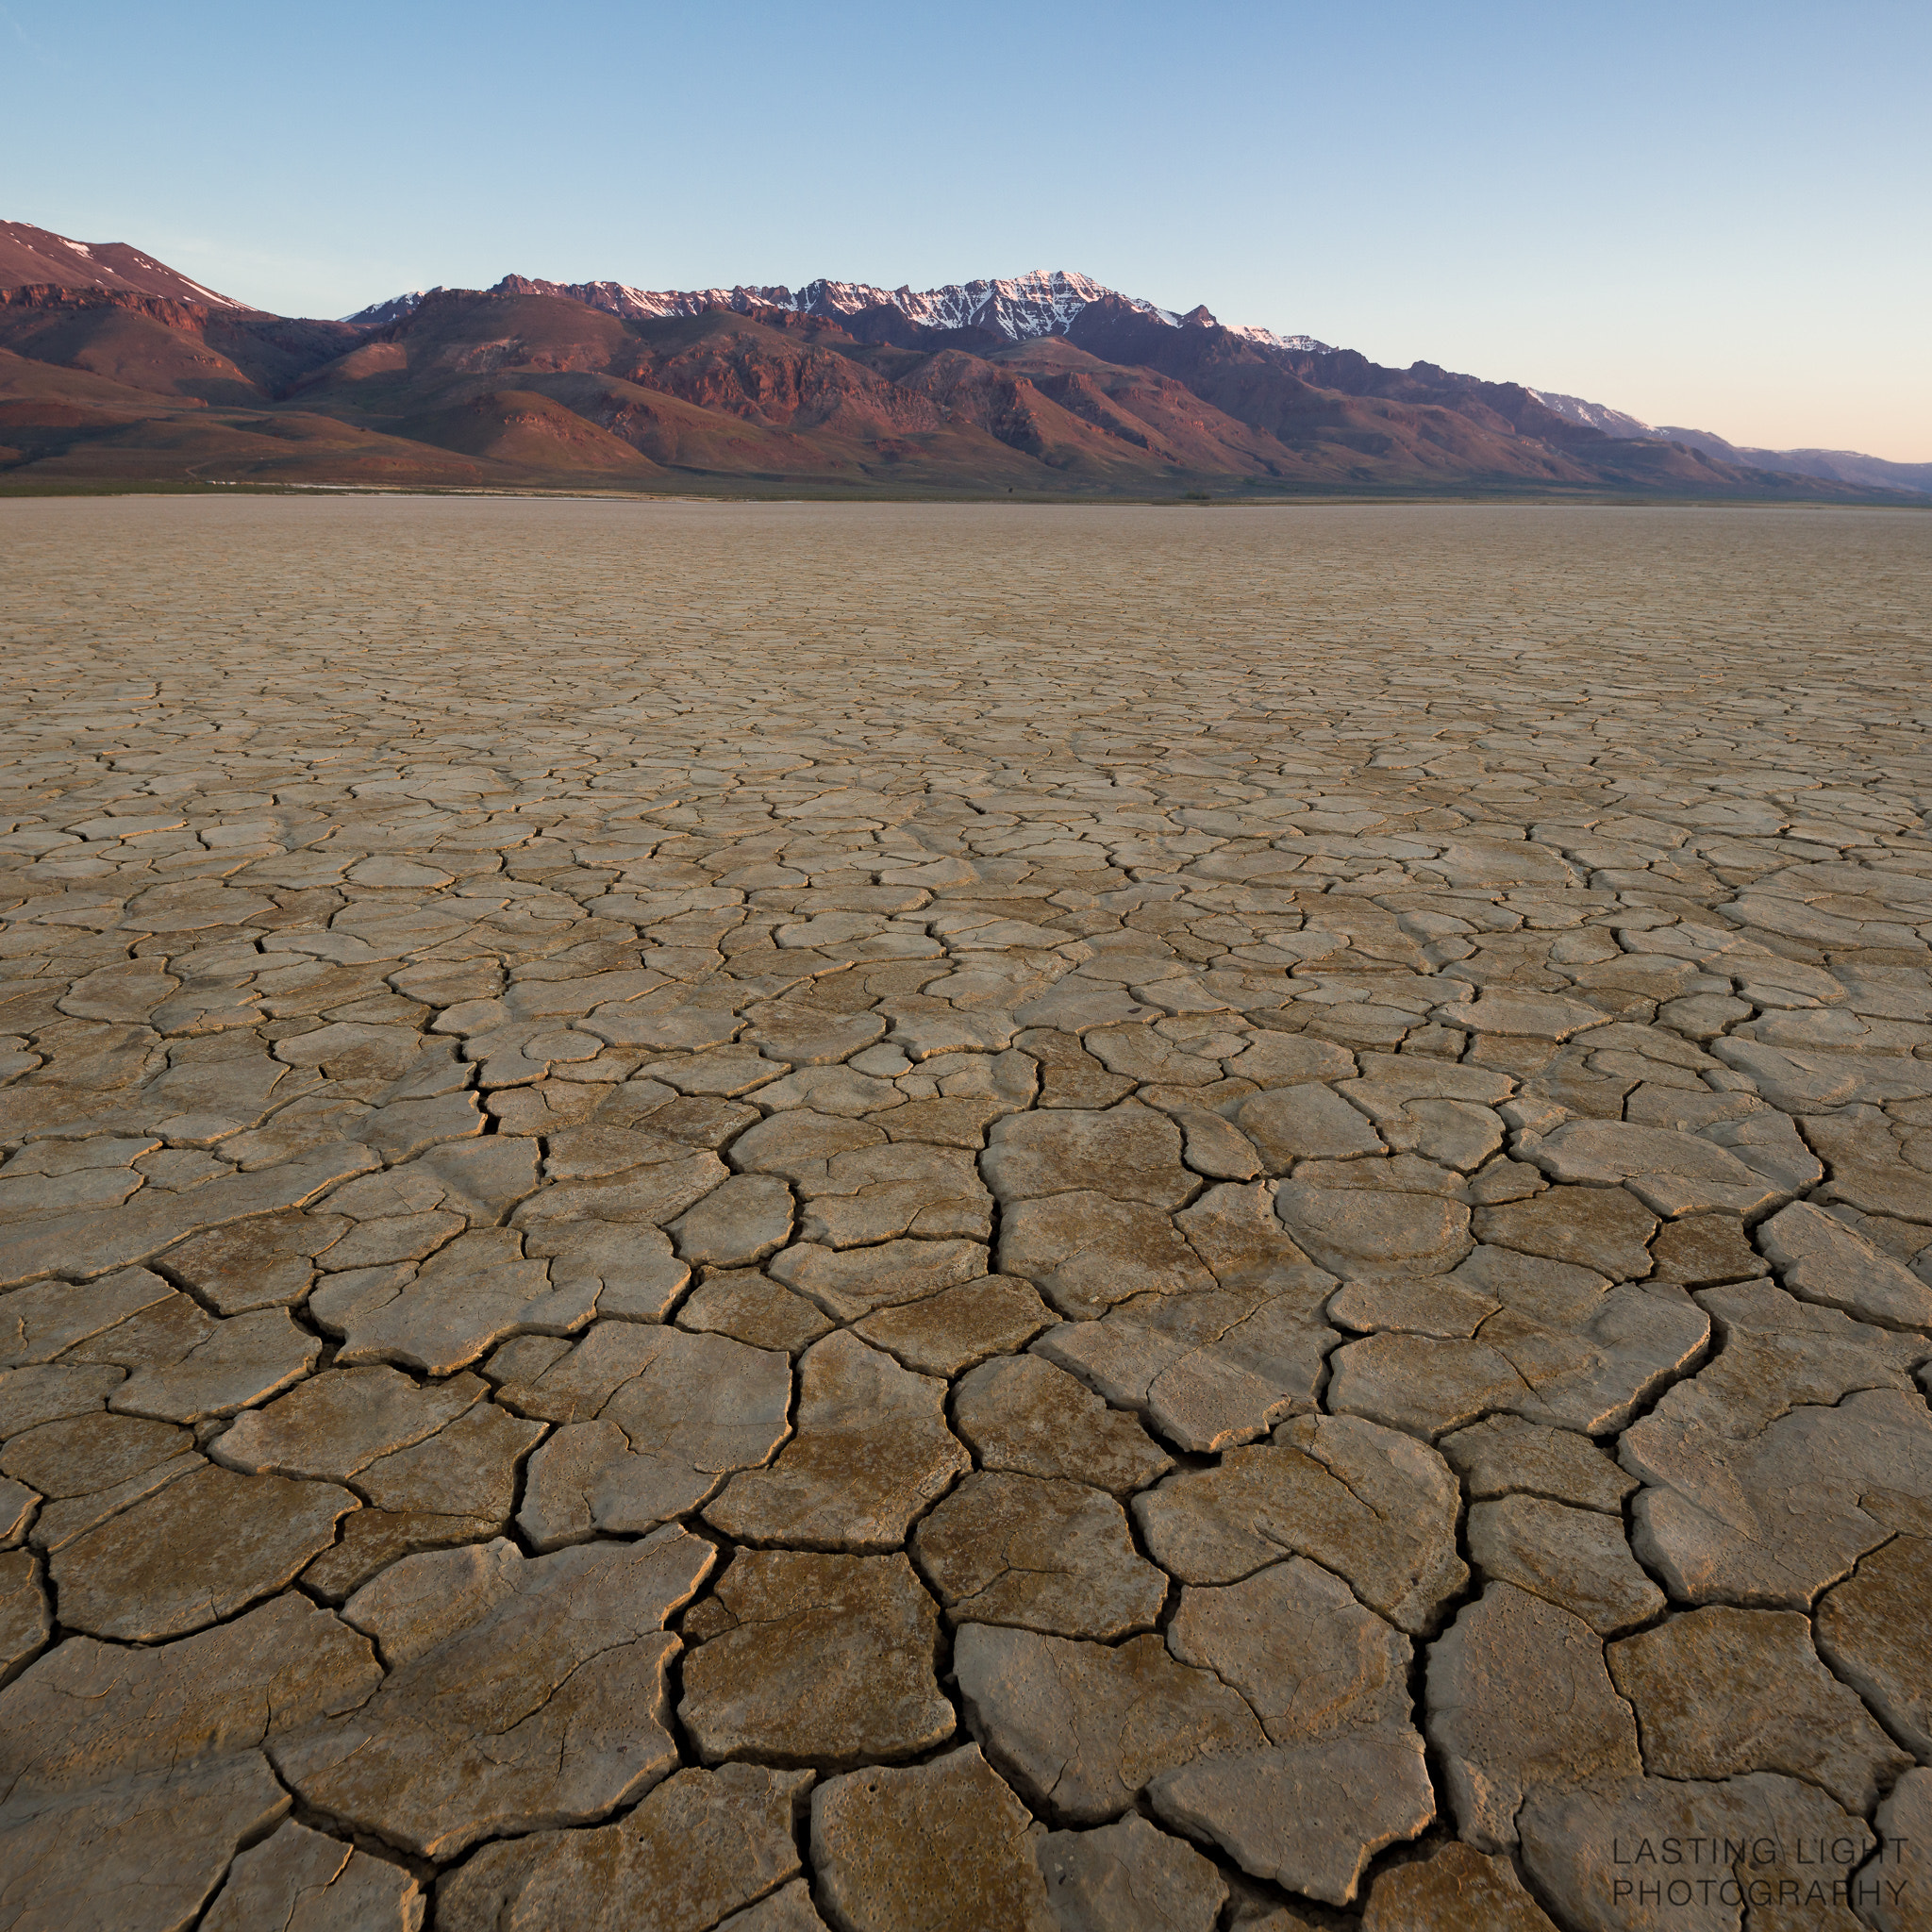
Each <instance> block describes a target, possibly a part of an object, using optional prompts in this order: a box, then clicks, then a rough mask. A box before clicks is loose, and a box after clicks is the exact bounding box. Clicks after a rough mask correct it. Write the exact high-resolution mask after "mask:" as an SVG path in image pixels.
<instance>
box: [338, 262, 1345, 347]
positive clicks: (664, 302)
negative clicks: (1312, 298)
mask: <svg viewBox="0 0 1932 1932" xmlns="http://www.w3.org/2000/svg"><path fill="white" fill-rule="evenodd" d="M497 287H498V288H499V289H501V290H505V291H509V290H513V289H522V290H524V291H526V292H527V291H537V292H540V293H543V294H555V295H563V296H567V297H569V298H570V299H571V300H573V301H576V302H582V303H584V304H586V305H587V306H588V307H590V308H602V309H606V310H608V312H609V313H610V314H612V315H621V316H626V317H631V318H634V319H636V320H639V321H649V320H656V319H658V318H662V317H665V316H673V315H702V314H703V313H704V312H705V310H706V309H708V308H731V309H735V310H737V311H738V312H739V313H741V314H743V313H745V312H747V311H749V310H751V309H754V308H786V309H790V310H791V311H792V312H793V313H794V314H799V315H824V316H841V315H856V314H858V312H859V311H860V310H861V309H865V308H896V309H898V311H899V312H900V313H901V314H902V315H904V316H905V317H906V318H907V319H908V321H910V322H914V323H918V324H920V325H923V326H924V327H927V328H983V329H990V330H991V331H992V332H993V333H994V334H996V335H1002V336H1005V337H1006V338H1007V339H1008V341H1016V342H1018V341H1032V340H1033V339H1034V338H1036V337H1039V336H1057V335H1065V334H1066V332H1067V330H1068V329H1069V328H1070V327H1071V326H1072V325H1073V322H1074V317H1075V316H1077V315H1078V314H1079V313H1080V311H1081V310H1082V309H1083V308H1087V307H1088V305H1089V304H1090V303H1093V302H1100V301H1105V300H1108V299H1111V300H1113V301H1116V302H1119V303H1122V304H1124V306H1125V307H1126V308H1129V309H1132V310H1133V311H1135V312H1136V313H1137V314H1141V315H1144V316H1146V317H1147V318H1148V320H1149V321H1152V322H1160V323H1165V324H1166V325H1168V326H1170V327H1173V328H1178V327H1180V326H1181V325H1182V318H1181V316H1180V315H1179V314H1177V313H1176V312H1175V311H1174V309H1171V308H1159V307H1158V305H1156V304H1155V303H1152V302H1143V301H1141V300H1140V299H1139V298H1138V297H1136V296H1131V295H1123V294H1121V293H1120V292H1119V291H1117V290H1114V289H1109V288H1107V287H1106V286H1105V285H1104V284H1102V283H1100V282H1096V281H1095V280H1094V279H1093V278H1092V276H1091V275H1079V274H1077V273H1075V272H1074V271H1073V270H1071V269H1058V268H1057V269H1032V270H1029V271H1028V272H1027V273H1026V274H1025V275H1012V276H994V277H991V278H988V279H984V280H981V281H976V282H950V283H948V284H947V285H946V286H945V287H944V288H940V289H913V288H911V287H909V286H902V287H900V288H897V289H882V288H879V287H876V286H875V285H874V284H873V283H871V282H835V281H831V280H829V279H824V278H821V279H820V280H818V281H813V282H808V283H806V284H805V286H804V287H803V288H799V289H791V288H787V287H785V286H783V285H782V284H779V285H763V286H759V285H753V284H746V283H741V284H740V285H739V286H738V287H736V288H733V289H639V288H634V287H632V286H631V285H630V284H629V283H627V282H538V281H530V280H527V279H526V278H525V277H523V276H518V275H506V276H505V277H504V279H503V281H502V282H500V283H498V285H497ZM425 292H426V293H430V294H434V293H436V292H438V291H435V290H429V291H424V290H420V289H418V290H412V291H410V292H408V294H404V295H397V296H394V297H392V298H391V300H389V301H387V302H378V303H375V304H374V305H373V306H372V307H370V308H363V309H358V311H357V312H356V313H355V314H354V315H350V316H345V317H344V318H343V320H344V321H346V322H356V323H361V324H363V325H367V326H380V325H383V324H385V323H391V322H398V321H400V320H401V319H402V318H403V317H404V316H406V315H408V314H410V313H412V312H413V311H414V310H415V309H416V308H419V307H420V306H421V305H422V301H423V297H424V295H425ZM1234 333H1235V334H1236V335H1239V336H1242V337H1245V338H1246V339H1247V340H1248V341H1256V342H1261V343H1265V344H1267V345H1268V346H1270V347H1273V348H1280V349H1299V350H1320V349H1322V348H1323V347H1324V346H1325V345H1324V344H1323V343H1321V342H1318V341H1315V339H1314V338H1313V337H1312V336H1279V335H1276V334H1275V333H1274V330H1272V329H1265V328H1239V329H1236V330H1235V331H1234Z"/></svg>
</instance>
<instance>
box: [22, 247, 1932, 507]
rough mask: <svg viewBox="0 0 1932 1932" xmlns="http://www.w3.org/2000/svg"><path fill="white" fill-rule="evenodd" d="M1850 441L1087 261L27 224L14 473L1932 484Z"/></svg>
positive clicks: (1775, 487)
mask: <svg viewBox="0 0 1932 1932" xmlns="http://www.w3.org/2000/svg"><path fill="white" fill-rule="evenodd" d="M1833 454H1834V453H1829V452H1815V451H1799V452H1767V451H1758V450H1737V449H1733V448H1732V446H1731V445H1730V444H1728V443H1725V442H1724V441H1722V439H1719V438H1716V437H1708V436H1704V435H1702V434H1701V433H1700V432H1692V431H1678V430H1674V429H1666V430H1656V429H1652V428H1651V427H1650V426H1649V425H1644V424H1641V423H1640V422H1638V421H1637V420H1636V419H1635V418H1634V417H1628V416H1624V415H1621V414H1620V413H1619V412H1617V411H1614V410H1609V409H1606V408H1602V407H1601V406H1599V405H1593V404H1589V403H1584V402H1581V401H1579V400H1578V399H1576V398H1574V397H1569V396H1559V395H1553V394H1548V393H1543V392H1539V391H1534V390H1531V389H1528V388H1526V387H1524V386H1523V385H1521V384H1518V383H1496V382H1486V381H1482V380H1480V379H1478V378H1476V377H1474V376H1470V375H1456V374H1454V373H1452V372H1450V371H1448V370H1445V369H1441V368H1439V367H1438V366H1436V365H1435V364H1433V363H1428V362H1416V363H1413V364H1411V365H1410V366H1409V367H1408V368H1407V369H1391V368H1387V367H1384V366H1382V365H1380V364H1378V363H1374V362H1372V361H1370V360H1369V359H1368V358H1365V357H1363V356H1360V355H1357V353H1356V352H1354V351H1353V350H1348V349H1338V348H1333V347H1330V346H1329V345H1327V344H1325V343H1323V342H1319V341H1315V340H1314V339H1312V338H1311V337H1307V336H1282V335H1276V334H1274V332H1272V331H1270V330H1267V329H1260V328H1243V327H1231V326H1228V325H1224V324H1222V323H1221V322H1219V321H1217V320H1216V318H1215V317H1214V316H1213V315H1211V314H1210V313H1209V312H1208V310H1207V309H1206V308H1194V309H1192V310H1190V311H1188V312H1186V313H1179V312H1176V311H1174V310H1171V309H1165V308H1158V307H1157V306H1156V305H1155V304H1153V303H1150V302H1145V301H1141V300H1138V299H1136V298H1133V297H1129V296H1125V295H1123V294H1120V293H1119V292H1117V291H1114V290H1111V289H1108V288H1105V287H1103V286H1102V285H1101V284H1099V283H1097V282H1094V281H1092V280H1091V279H1089V278H1088V277H1087V276H1084V275H1075V274H1071V273H1068V272H1065V271H1053V272H1050V273H1049V272H1036V273H1034V274H1031V275H1021V276H1018V277H1015V278H1012V279H1010V280H991V281H978V282H969V283H965V284H961V285H958V286H950V287H946V288H942V289H932V290H925V291H913V290H911V289H908V288H901V289H893V290H886V289H880V288H875V287H873V286H871V285H868V284H862V283H852V282H836V281H817V282H811V283H808V284H807V285H806V286H805V287H803V288H801V289H795V290H794V289H790V288H784V287H776V286H769V287H761V286H746V287H740V288H733V289H705V290H696V291H650V290H644V289H640V288H634V287H631V286H629V285H627V284H623V283H618V282H583V283H558V282H546V281H537V280H532V279H530V278H528V277H525V276H521V275H507V276H505V277H504V278H503V279H502V280H501V281H499V282H498V283H497V284H495V286H494V287H492V288H491V289H486V290H467V289H432V290H428V291H413V292H411V293H408V294H405V295H399V296H397V297H395V298H393V299H391V300H390V301H387V302H383V303H379V304H376V305H375V306H374V307H372V308H365V309H363V310H361V311H359V312H358V313H357V314H355V315H352V316H348V317H344V318H342V319H341V320H334V321H331V320H318V319H312V318H298V317H288V316H278V315H273V314H270V313H268V312H266V311H264V310H261V309H257V308H249V307H248V306H247V305H245V304H243V303H241V302H238V301H236V300H235V299H234V298H232V297H229V296H225V295H222V294H220V293H217V292H216V291H213V290H210V289H207V288H205V287H203V286H202V285H200V284H199V283H196V282H194V281H192V280H191V279H190V278H189V277H187V276H185V275H181V274H180V273H179V272H177V271H175V270H174V269H171V268H169V267H167V266H166V265H165V264H163V263H161V262H159V261H158V260H156V259H155V258H153V257H151V256H149V255H146V254H144V253H142V252H141V251H140V250H138V249H135V248H132V247H129V246H128V245H126V244H125V243H119V242H116V243H94V242H87V243H83V242H74V241H70V240H69V239H68V238H66V237H65V236H61V235H56V234H54V233H52V232H51V231H49V230H47V229H44V228H37V227H33V226H31V225H27V224H25V223H0V490H11V491H18V490H22V489H25V490H47V489H87V488H100V487H115V486H137V487H143V486H153V485H156V484H163V485H166V484H208V483H244V484H246V483H258V484H276V483H281V484H316V483H326V484H335V485H349V486H355V485H364V486H375V487H381V486H410V487H456V488H469V489H475V488H517V489H522V488H569V489H578V490H580V489H584V488H593V489H598V490H623V491H658V492H666V491H669V492H676V493H692V492H697V491H705V492H729V493H762V494H770V493H785V494H796V493H811V494H818V495H865V494H880V493H890V494H895V495H908V496H917V495H946V496H960V495H977V496H984V495H1002V496H1004V495H1007V494H1009V493H1010V494H1015V495H1024V496H1069V495H1075V496H1076V495H1113V496H1124V497H1137V498H1146V497H1150V496H1152V497H1160V496H1173V495H1175V494H1186V495H1194V496H1199V495H1203V494H1208V495H1212V496H1215V497H1234V498H1245V499H1249V500H1267V499H1269V498H1278V497H1284V496H1296V495H1337V494H1378V495H1405V496H1407V495H1415V494H1454V495H1471V494H1476V495H1496V494H1507V495H1512V496H1521V495H1524V494H1533V495H1541V496H1552V497H1564V496H1570V497H1597V498H1600V497H1602V496H1605V495H1607V494H1612V495H1617V496H1635V497H1676V498H1683V497H1699V498H1732V499H1749V500H1760V501H1761V500H1773V501H1786V502H1792V501H1840V502H1893V503H1912V502H1924V501H1926V500H1928V498H1932V465H1911V464H1889V463H1882V462H1880V461H1879V459H1877V458H1862V457H1855V456H1843V457H1837V458H1835V460H1837V461H1838V462H1840V463H1841V464H1843V465H1847V466H1854V467H1851V468H1845V469H1836V470H1834V469H1829V468H1822V467H1819V465H1818V464H1816V463H1811V464H1808V465H1807V464H1806V463H1801V462H1799V461H1797V460H1796V459H1797V458H1825V457H1829V456H1833ZM1774 458H1775V460H1774ZM1860 465H1862V466H1864V467H1863V468H1857V467H1856V466H1860Z"/></svg>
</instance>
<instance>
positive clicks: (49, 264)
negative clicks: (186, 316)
mask: <svg viewBox="0 0 1932 1932" xmlns="http://www.w3.org/2000/svg"><path fill="white" fill-rule="evenodd" d="M36 285H42V286H46V287H52V288H58V289H112V290H115V291H118V292H120V293H122V294H128V295H166V296H170V297H172V298H173V299H174V300H175V301H177V302H205V303H207V304H208V307H209V308H233V309H238V310H242V311H247V308H248V305H247V304H246V303H245V302H237V301H236V300H235V298H234V297H233V296H232V295H218V294H217V293H216V292H215V291H214V290H212V289H204V288H203V287H202V285H201V284H200V283H199V282H193V281H190V280H189V278H188V277H187V276H186V275H183V274H182V273H181V272H180V270H178V269H172V268H170V267H168V265H167V264H166V263H165V262H159V261H157V260H156V259H155V258H153V256H151V255H143V254H142V252H141V251H140V249H138V248H130V247H129V246H128V244H127V243H126V242H70V241H69V240H68V239H67V237H66V236H65V235H57V234H55V232H54V231H53V229H51V228H37V227H35V226H34V225H33V224H32V223H30V222H0V289H25V288H32V287H34V286H36Z"/></svg>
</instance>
